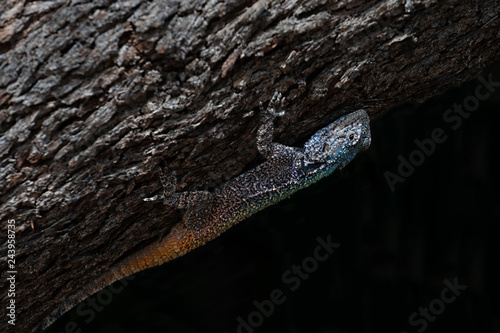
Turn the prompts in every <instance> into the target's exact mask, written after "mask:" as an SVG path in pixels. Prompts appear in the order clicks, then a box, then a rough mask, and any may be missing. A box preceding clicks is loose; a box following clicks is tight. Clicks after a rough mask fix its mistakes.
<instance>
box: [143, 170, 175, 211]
mask: <svg viewBox="0 0 500 333" xmlns="http://www.w3.org/2000/svg"><path fill="white" fill-rule="evenodd" d="M157 172H158V175H159V176H160V181H161V185H162V186H163V194H162V195H154V196H152V197H149V198H144V199H142V200H144V201H157V200H163V201H165V199H166V198H168V197H170V196H171V195H172V194H174V192H175V190H176V188H177V178H176V175H175V171H172V172H170V173H169V174H168V176H167V175H166V173H165V172H164V171H163V170H162V169H161V168H160V167H157ZM166 204H167V203H166Z"/></svg>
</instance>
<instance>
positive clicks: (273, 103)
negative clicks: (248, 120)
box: [259, 89, 285, 117]
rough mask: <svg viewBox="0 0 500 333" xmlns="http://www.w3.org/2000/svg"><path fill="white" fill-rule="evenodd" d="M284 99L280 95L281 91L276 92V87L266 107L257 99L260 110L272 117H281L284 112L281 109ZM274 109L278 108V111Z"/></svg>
mask: <svg viewBox="0 0 500 333" xmlns="http://www.w3.org/2000/svg"><path fill="white" fill-rule="evenodd" d="M284 101H285V98H284V97H282V96H281V93H280V92H278V89H276V91H275V92H274V95H273V97H272V98H271V100H270V101H269V105H268V106H267V109H265V108H264V105H263V104H262V101H259V107H260V111H261V112H267V113H269V114H270V115H271V116H273V117H281V116H283V115H284V114H285V111H284V110H283V103H284ZM276 109H280V111H276Z"/></svg>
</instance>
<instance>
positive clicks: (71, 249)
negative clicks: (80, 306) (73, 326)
mask: <svg viewBox="0 0 500 333" xmlns="http://www.w3.org/2000/svg"><path fill="white" fill-rule="evenodd" d="M499 13H500V3H499V2H497V1H493V0H489V1H488V0H476V1H473V0H467V1H464V0H460V1H458V0H457V1H453V0H446V1H445V0H443V1H435V0H434V1H433V0H421V1H409V0H407V1H395V0H392V1H389V0H388V1H359V0H352V1H312V0H311V1H293V0H284V1H245V0H232V1H220V0H211V1H210V0H209V1H203V0H198V1H175V0H171V1H159V0H158V1H149V2H146V1H139V0H130V1H120V2H112V1H106V0H101V1H86V0H75V1H63V0H54V1H44V2H27V1H18V0H2V1H1V2H0V157H1V162H0V163H1V164H0V220H1V221H2V225H1V226H2V236H1V244H2V246H1V253H2V254H4V253H6V252H7V250H6V243H5V239H6V229H7V228H6V225H7V219H15V220H16V246H17V248H16V250H17V257H16V265H17V270H18V284H17V285H18V290H17V293H16V304H17V308H16V310H17V313H16V314H17V318H18V319H19V320H18V321H17V323H16V324H17V325H16V326H15V328H14V327H10V328H13V329H15V330H16V331H19V332H21V331H22V332H26V331H29V330H30V329H32V328H33V327H34V326H35V325H36V323H37V322H39V321H40V320H41V319H42V318H44V317H45V316H46V315H47V314H48V313H50V312H51V311H52V310H54V308H55V307H57V306H58V305H59V304H60V303H61V302H62V301H63V300H64V299H65V298H66V297H68V296H69V295H71V294H72V293H74V292H75V290H77V289H78V288H79V287H80V286H82V285H85V284H87V283H89V282H90V281H91V280H93V279H94V278H95V277H96V276H99V275H100V274H102V273H103V272H104V271H105V270H106V269H107V267H109V266H110V265H111V264H113V263H114V262H116V261H118V260H120V259H121V258H123V257H124V256H126V255H127V254H129V253H131V252H133V251H135V250H137V249H139V248H141V247H143V246H145V245H146V244H148V243H151V242H155V241H157V240H158V239H159V238H160V237H162V235H165V234H166V233H168V232H169V230H170V228H171V226H172V225H173V224H174V223H179V222H180V213H179V212H178V211H165V209H164V208H163V207H161V205H153V204H149V203H148V204H146V203H144V202H142V200H141V198H143V197H145V196H150V195H152V194H154V193H155V192H156V191H159V190H160V187H161V185H160V182H159V179H158V178H157V176H156V174H155V173H154V172H152V171H151V166H152V165H156V164H158V163H160V162H163V163H164V164H166V165H168V166H169V168H170V169H172V170H176V171H177V174H178V177H179V190H181V189H186V190H187V189H189V190H193V189H201V188H204V189H206V188H213V187H215V186H217V185H218V184H220V183H221V182H224V181H226V180H227V179H229V178H232V177H234V176H236V175H238V174H239V173H241V172H242V170H244V169H247V168H249V167H252V166H254V165H255V164H256V163H258V161H259V157H258V154H257V150H256V147H255V142H254V138H255V131H256V127H257V124H258V121H259V114H258V111H257V110H258V102H259V99H261V100H263V101H267V100H268V99H269V98H270V96H271V95H272V94H273V92H274V90H275V89H278V90H280V91H281V92H283V93H284V95H285V96H287V105H286V107H287V114H286V116H285V117H283V118H282V119H281V120H280V122H279V123H278V131H277V133H276V135H277V139H278V141H280V142H283V143H286V144H290V145H293V144H297V143H300V141H301V140H304V139H305V138H307V137H308V136H309V135H310V134H312V133H313V132H314V131H316V130H317V129H319V128H320V127H322V126H324V125H326V124H328V123H329V122H331V121H333V120H334V119H335V118H337V117H339V116H340V115H342V114H345V113H346V112H348V111H351V110H354V109H356V108H360V107H364V108H365V109H367V111H368V112H369V113H370V114H371V116H373V115H376V114H377V113H380V112H381V111H383V110H384V109H385V108H387V107H388V106H391V105H394V104H397V103H400V102H403V101H406V100H409V99H423V98H425V97H427V96H431V95H434V94H436V93H438V92H441V91H443V90H444V89H446V88H447V87H450V86H453V85H457V84H459V83H460V82H463V81H465V80H467V79H470V78H473V77H474V76H475V75H477V74H478V73H479V71H481V70H482V69H483V68H484V67H485V66H486V65H488V64H490V63H491V62H493V61H494V60H495V59H496V58H498V55H499V50H500V20H499V17H498V15H499ZM0 267H1V269H2V272H5V271H6V270H7V269H6V257H5V256H4V255H2V258H1V261H0ZM3 283H5V281H4V282H3ZM0 293H1V296H2V299H5V298H6V288H2V289H1V291H0ZM2 307H4V306H2ZM6 325H7V324H6V317H5V316H3V315H2V318H1V321H0V327H3V328H5V327H6Z"/></svg>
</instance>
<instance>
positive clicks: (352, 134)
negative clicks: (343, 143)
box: [349, 133, 356, 141]
mask: <svg viewBox="0 0 500 333" xmlns="http://www.w3.org/2000/svg"><path fill="white" fill-rule="evenodd" d="M355 137H356V136H355V135H354V133H351V134H349V140H350V141H354V138H355Z"/></svg>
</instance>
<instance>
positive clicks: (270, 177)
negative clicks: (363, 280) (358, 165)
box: [35, 92, 371, 331]
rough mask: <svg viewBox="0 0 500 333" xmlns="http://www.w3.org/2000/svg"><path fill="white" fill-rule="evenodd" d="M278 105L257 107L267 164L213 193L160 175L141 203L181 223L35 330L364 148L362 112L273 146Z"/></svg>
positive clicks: (277, 98) (278, 99) (366, 134)
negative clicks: (300, 140) (178, 211)
mask: <svg viewBox="0 0 500 333" xmlns="http://www.w3.org/2000/svg"><path fill="white" fill-rule="evenodd" d="M283 101H284V98H282V96H281V94H280V93H278V92H276V93H275V94H274V96H273V97H272V99H271V101H270V102H269V105H268V107H267V109H264V107H263V105H262V102H261V103H260V110H261V114H262V121H261V124H260V127H259V128H258V131H257V149H258V150H259V152H260V153H261V154H262V155H263V156H264V157H265V158H266V159H267V161H265V162H264V163H262V164H260V165H258V166H257V167H256V168H254V169H252V170H249V171H247V172H245V173H243V174H242V175H240V176H238V177H236V178H234V179H233V180H231V181H229V182H227V183H225V184H223V185H222V186H220V187H219V188H217V189H216V190H215V191H214V192H208V191H194V192H175V189H176V185H177V184H176V178H175V174H174V173H171V174H170V175H169V176H168V177H165V176H163V177H162V183H163V187H164V193H163V194H162V195H156V196H154V197H152V198H146V199H144V201H155V200H159V199H161V200H163V203H164V204H165V205H168V206H175V207H178V208H185V209H186V212H185V214H184V216H183V223H179V224H176V225H175V226H174V227H173V228H172V229H171V231H170V233H169V234H168V235H167V236H165V237H164V238H163V239H162V240H161V241H160V242H159V243H155V244H153V245H150V246H148V247H146V248H144V249H142V250H140V251H138V252H137V253H135V254H133V255H131V256H129V257H127V258H126V259H124V260H122V261H121V262H119V263H118V264H116V265H115V266H114V267H111V268H110V270H109V272H108V273H106V274H105V275H104V276H102V277H100V278H99V279H97V280H95V281H94V282H93V283H91V284H90V285H88V286H87V287H85V288H83V289H82V290H81V291H80V292H79V293H77V294H75V295H74V296H73V297H71V298H70V299H69V300H68V301H67V302H65V303H64V304H63V305H61V306H60V307H59V308H58V309H57V310H55V311H54V312H53V313H52V314H51V315H50V316H49V317H47V318H46V319H45V320H44V321H43V322H42V323H40V325H39V326H38V328H37V329H40V328H45V327H47V326H48V325H50V324H51V323H52V322H53V321H54V320H55V319H57V318H58V317H59V316H60V315H62V314H63V313H64V312H66V311H68V310H69V309H71V308H72V307H73V306H75V305H76V304H78V303H79V302H81V301H82V300H84V299H85V298H86V297H88V296H90V295H92V294H93V293H95V292H97V291H99V290H101V289H102V288H104V287H106V286H108V285H110V284H111V283H113V282H115V281H117V280H119V279H121V278H124V277H126V276H129V275H132V274H134V273H137V272H139V271H142V270H144V269H146V268H149V267H153V266H156V265H161V264H163V263H165V262H168V261H171V260H173V259H175V258H178V257H180V256H182V255H184V254H186V253H187V252H189V251H191V250H193V249H195V248H197V247H199V246H202V245H204V244H205V243H207V242H208V241H210V240H212V239H214V238H216V237H217V236H219V235H220V234H221V233H223V232H224V231H226V230H228V229H229V228H230V227H232V226H233V225H235V224H237V223H238V222H240V221H242V220H244V219H246V218H247V217H249V216H250V215H253V214H255V213H256V212H258V211H260V210H262V209H264V208H266V207H268V206H270V205H272V204H274V203H276V202H278V201H280V200H282V199H284V198H286V197H288V196H289V195H291V194H292V193H294V192H296V191H298V190H300V189H302V188H305V187H307V186H309V185H311V184H312V183H314V182H316V181H318V180H319V179H321V178H323V177H325V176H328V175H329V174H331V173H332V172H333V171H334V170H335V169H337V168H343V167H344V166H345V165H346V164H348V163H349V162H350V161H351V160H352V159H353V158H354V156H355V155H356V154H357V153H358V152H359V151H362V150H365V149H367V148H368V147H369V145H370V142H371V136H370V119H369V117H368V115H367V113H366V112H365V111H364V110H358V111H355V112H352V113H349V114H347V115H345V116H343V117H341V118H340V119H338V120H337V121H335V122H333V123H332V124H330V125H328V126H326V127H325V128H323V129H321V130H319V131H318V132H316V133H315V134H314V135H313V136H312V137H311V138H310V139H309V140H308V141H307V142H306V143H305V144H304V147H302V148H296V147H289V146H285V145H283V144H280V143H276V142H273V141H272V140H273V132H274V124H273V120H274V119H275V118H276V117H277V116H281V115H283V114H284V111H282V110H281V109H282V107H283ZM278 107H279V109H280V110H279V111H278V110H277V109H278ZM37 329H35V331H36V330H37Z"/></svg>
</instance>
